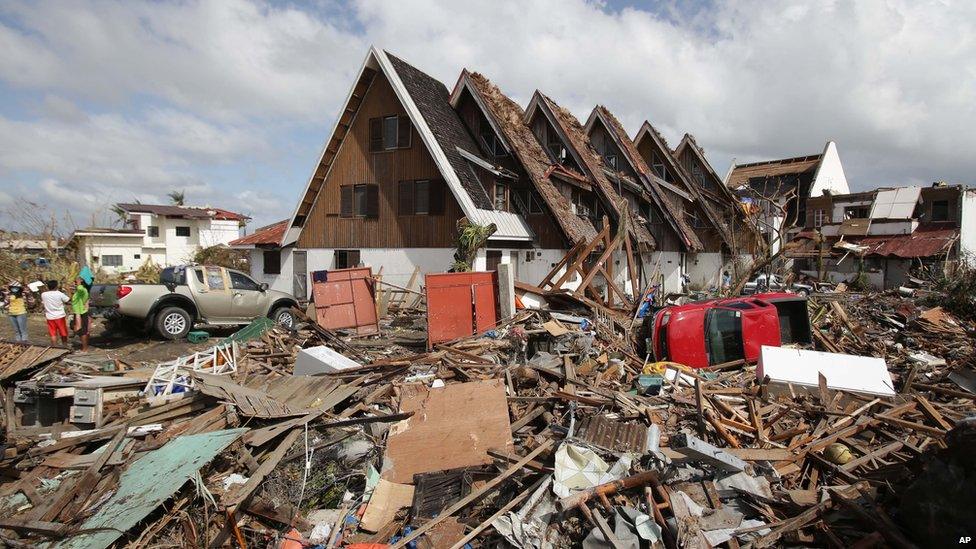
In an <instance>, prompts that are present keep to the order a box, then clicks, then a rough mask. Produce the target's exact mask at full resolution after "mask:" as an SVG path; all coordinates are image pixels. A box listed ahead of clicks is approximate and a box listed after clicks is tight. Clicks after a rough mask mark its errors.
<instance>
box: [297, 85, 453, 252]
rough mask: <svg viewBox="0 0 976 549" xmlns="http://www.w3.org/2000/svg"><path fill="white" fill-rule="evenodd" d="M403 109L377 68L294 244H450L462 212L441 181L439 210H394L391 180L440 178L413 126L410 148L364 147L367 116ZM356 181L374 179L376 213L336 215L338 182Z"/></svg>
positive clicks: (394, 192) (397, 112)
mask: <svg viewBox="0 0 976 549" xmlns="http://www.w3.org/2000/svg"><path fill="white" fill-rule="evenodd" d="M406 114H407V113H406V110H405V109H404V108H403V106H402V105H401V104H400V101H399V100H398V99H397V97H396V94H395V93H394V91H393V88H392V87H391V86H390V83H389V81H388V80H387V79H386V77H384V76H383V75H382V74H378V75H377V76H376V78H375V79H374V81H373V83H372V85H371V86H370V88H369V91H368V92H367V93H366V97H365V98H364V99H363V104H362V106H361V107H360V109H359V113H358V114H357V116H356V119H355V121H354V122H353V124H352V128H351V129H350V131H349V133H348V135H347V136H346V138H345V140H344V141H343V143H342V146H341V148H340V149H339V153H338V155H337V156H336V159H335V161H334V162H333V164H332V171H331V172H329V174H328V176H327V177H326V180H325V184H324V185H323V188H322V190H321V192H320V193H319V196H318V198H317V199H316V201H315V204H314V206H313V207H312V210H311V211H310V212H309V215H308V219H307V220H306V222H305V228H304V229H303V230H302V234H301V237H300V238H299V239H298V242H297V246H298V247H299V248H452V247H454V245H455V232H456V223H457V220H458V219H460V218H461V217H463V216H464V214H463V213H462V212H461V207H460V206H459V205H458V203H457V201H456V200H455V199H454V195H453V194H452V193H451V191H450V190H449V189H448V188H447V187H446V185H443V184H442V185H439V186H438V188H439V189H440V190H441V192H443V193H444V194H445V196H444V214H443V215H408V216H400V215H398V214H397V182H399V181H405V180H413V179H430V180H435V181H441V180H442V177H441V174H440V171H439V170H438V169H437V165H436V164H435V163H434V159H433V158H432V157H431V155H430V153H429V151H428V150H427V147H426V146H425V145H424V142H423V141H422V140H421V138H420V135H419V134H418V133H417V129H416V128H411V140H410V148H407V149H397V150H393V151H385V152H378V153H371V152H369V120H370V119H371V118H376V117H381V116H390V115H406ZM362 183H366V184H378V185H379V215H378V217H375V218H361V217H352V218H350V217H339V206H340V190H339V187H340V186H341V185H355V184H362Z"/></svg>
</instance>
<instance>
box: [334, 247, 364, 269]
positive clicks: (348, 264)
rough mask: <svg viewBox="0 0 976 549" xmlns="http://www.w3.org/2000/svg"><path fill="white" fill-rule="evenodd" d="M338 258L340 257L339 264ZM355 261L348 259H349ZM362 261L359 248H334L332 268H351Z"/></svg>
mask: <svg viewBox="0 0 976 549" xmlns="http://www.w3.org/2000/svg"><path fill="white" fill-rule="evenodd" d="M340 258H342V261H341V265H340ZM353 258H354V259H355V261H350V260H351V259H353ZM360 263H362V252H361V250H336V251H335V252H334V253H333V264H334V265H335V267H334V269H352V268H355V267H356V266H358V265H359V264H360Z"/></svg>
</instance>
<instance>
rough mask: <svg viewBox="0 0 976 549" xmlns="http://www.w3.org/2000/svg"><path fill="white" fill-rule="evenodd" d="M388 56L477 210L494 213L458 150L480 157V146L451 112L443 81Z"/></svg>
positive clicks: (392, 56)
mask: <svg viewBox="0 0 976 549" xmlns="http://www.w3.org/2000/svg"><path fill="white" fill-rule="evenodd" d="M386 56H387V57H388V58H389V59H390V62H391V63H392V64H393V68H394V70H396V72H397V74H398V75H399V76H400V81H401V82H403V85H404V87H405V88H406V89H407V93H409V94H410V97H411V98H413V102H414V104H416V105H417V108H418V109H419V110H420V114H421V116H423V117H424V120H426V122H427V125H428V126H429V127H430V131H431V133H433V134H434V138H435V139H437V143H438V144H439V145H440V146H441V149H442V150H443V151H444V156H446V157H447V160H448V162H450V163H451V167H452V168H454V172H455V173H457V176H458V179H460V180H461V185H462V186H463V187H464V190H465V191H466V192H467V193H468V196H470V197H471V201H472V202H474V205H475V207H477V208H481V209H483V210H491V209H493V205H492V203H491V199H490V198H489V197H488V193H487V192H485V189H484V187H482V186H481V183H479V182H478V180H476V179H475V178H474V174H473V172H472V171H471V168H470V167H469V166H468V161H467V160H465V159H464V157H463V156H461V153H459V152H458V150H457V149H458V148H461V149H464V150H465V151H467V152H469V153H471V154H472V155H475V156H480V153H479V149H478V145H477V144H475V142H474V139H472V137H471V134H469V133H468V130H467V129H466V128H465V127H464V123H463V122H461V119H460V118H458V115H457V112H455V110H454V109H453V108H451V103H450V101H449V94H448V92H447V88H446V87H445V86H444V84H442V83H441V82H440V81H438V80H435V79H434V78H433V77H432V76H430V75H428V74H427V73H425V72H423V71H421V70H420V69H418V68H416V67H414V66H413V65H411V64H409V63H407V62H406V61H404V60H402V59H400V58H399V57H397V56H395V55H393V54H391V53H390V52H386Z"/></svg>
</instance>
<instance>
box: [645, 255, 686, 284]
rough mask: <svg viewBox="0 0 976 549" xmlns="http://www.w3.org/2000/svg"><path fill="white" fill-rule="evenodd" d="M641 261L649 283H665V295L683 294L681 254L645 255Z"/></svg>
mask: <svg viewBox="0 0 976 549" xmlns="http://www.w3.org/2000/svg"><path fill="white" fill-rule="evenodd" d="M641 261H642V262H643V264H644V273H645V277H646V278H647V279H648V281H649V282H653V283H658V282H663V284H664V286H663V288H662V289H661V291H662V292H663V293H664V294H671V293H674V294H676V293H679V292H681V252H653V253H644V254H641Z"/></svg>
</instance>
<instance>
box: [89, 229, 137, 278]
mask: <svg viewBox="0 0 976 549" xmlns="http://www.w3.org/2000/svg"><path fill="white" fill-rule="evenodd" d="M79 253H80V255H81V257H80V258H79V259H81V260H82V262H83V263H84V264H87V265H89V266H91V268H92V270H98V269H99V268H101V269H102V270H103V271H104V272H106V273H109V274H116V273H125V272H129V271H134V270H136V269H138V268H139V267H140V266H141V265H142V263H143V262H144V261H145V260H146V256H144V255H143V252H142V239H141V238H139V237H138V236H114V235H105V236H85V237H80V239H79ZM106 255H121V256H122V265H121V266H119V267H115V266H105V265H104V264H103V263H104V260H103V259H102V257H103V256H106ZM137 256H138V257H137ZM94 258H98V260H97V261H95V259H94Z"/></svg>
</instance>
